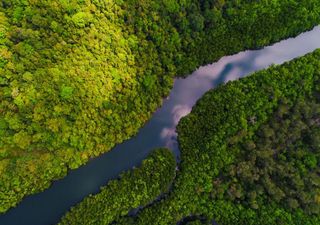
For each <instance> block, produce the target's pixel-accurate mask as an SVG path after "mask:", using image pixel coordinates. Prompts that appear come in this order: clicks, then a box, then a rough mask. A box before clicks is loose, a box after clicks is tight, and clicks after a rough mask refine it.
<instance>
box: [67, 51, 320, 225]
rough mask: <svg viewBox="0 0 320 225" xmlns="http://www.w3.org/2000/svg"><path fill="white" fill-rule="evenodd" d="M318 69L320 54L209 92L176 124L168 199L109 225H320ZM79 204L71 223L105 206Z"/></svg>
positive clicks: (73, 213)
mask: <svg viewBox="0 0 320 225" xmlns="http://www.w3.org/2000/svg"><path fill="white" fill-rule="evenodd" d="M319 71H320V49H319V50H316V51H315V52H313V53H311V54H308V55H306V56H303V57H301V58H299V59H295V60H293V61H291V62H288V63H285V64H283V65H280V66H272V67H271V68H269V69H267V70H262V71H259V72H256V73H254V74H252V75H250V76H248V77H246V78H242V79H240V80H237V81H233V82H229V83H227V84H226V85H222V86H219V87H218V88H216V89H213V90H211V91H209V92H208V93H206V94H205V95H204V96H203V97H202V98H201V99H200V100H199V101H198V102H197V104H196V105H195V107H194V108H193V109H192V112H191V114H189V115H188V116H186V117H184V118H183V119H182V120H181V121H180V122H179V124H178V138H179V144H180V148H181V163H180V165H179V170H178V171H177V175H176V178H175V180H174V182H173V187H172V189H171V190H170V192H169V193H168V194H167V196H166V198H164V199H160V201H156V202H154V203H153V204H151V205H148V206H146V207H144V208H143V209H141V210H140V211H139V212H138V214H137V215H135V216H133V217H132V216H123V215H124V214H122V217H118V218H117V219H116V220H115V221H114V222H113V223H112V224H119V225H130V224H132V225H140V224H141V225H149V224H159V225H166V224H177V223H178V222H180V223H179V224H212V221H213V220H214V221H216V222H217V223H218V224H221V225H224V224H226V225H229V224H246V225H257V224H259V225H268V224H286V225H291V224H292V225H298V224H305V225H316V224H319V223H320V219H319V218H320V216H319V214H320V192H319V190H320V176H319V174H320V167H319V165H320V73H319ZM234 96H236V98H235V97H234ZM142 178H143V179H147V178H146V177H142ZM132 182H133V181H132ZM131 187H134V185H132V186H131ZM115 193H117V192H115ZM137 193H139V191H137ZM85 201H86V200H85ZM85 201H84V202H85ZM114 202H115V203H116V202H117V200H116V199H115V200H114ZM97 204H98V205H97ZM82 205H85V203H80V204H79V205H77V206H76V207H75V208H73V209H72V210H71V212H69V213H67V214H66V217H67V218H68V219H69V224H77V223H76V222H78V224H89V221H86V223H79V221H82V220H85V219H87V218H90V215H91V214H90V207H94V208H96V207H98V208H99V207H105V206H106V205H105V204H104V203H103V204H99V202H97V203H94V204H91V205H90V206H87V209H86V210H87V211H85V212H83V213H81V212H82V210H83V209H84V207H81V206H82ZM75 215H77V216H75ZM79 215H80V218H81V220H79ZM74 221H76V222H75V223H73V222H74ZM94 221H95V220H94ZM99 224H109V223H107V222H106V221H105V220H99Z"/></svg>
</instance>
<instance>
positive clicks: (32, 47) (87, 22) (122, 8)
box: [0, 0, 320, 213]
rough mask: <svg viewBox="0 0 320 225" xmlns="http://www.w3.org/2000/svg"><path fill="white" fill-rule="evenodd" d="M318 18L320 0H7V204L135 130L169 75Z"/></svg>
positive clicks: (1, 140)
mask: <svg viewBox="0 0 320 225" xmlns="http://www.w3.org/2000/svg"><path fill="white" fill-rule="evenodd" d="M319 18H320V2H319V1H318V0H299V1H298V0H273V1H251V0H230V1H224V0H201V1H191V0H183V1H182V0H179V1H176V0H159V1H152V0H144V1H141V0H128V1H122V0H119V1H115V0H110V1H104V0H51V1H45V0H3V1H1V2H0V190H1V192H0V213H4V212H6V211H7V210H8V209H9V208H10V207H14V206H16V205H17V204H18V203H19V202H20V201H21V200H22V198H23V197H25V196H27V195H30V194H34V193H37V192H40V191H43V190H44V189H46V188H48V187H49V186H50V184H51V182H52V181H53V180H56V179H60V178H62V177H64V176H65V175H66V174H67V171H68V169H75V168H78V167H79V166H81V165H83V164H85V163H86V162H87V161H88V160H89V159H90V158H93V157H97V156H98V155H100V154H102V153H104V152H107V151H109V150H111V149H112V147H114V146H115V145H116V144H118V143H121V142H123V141H124V140H126V139H129V138H130V137H132V136H133V135H135V134H136V133H137V131H138V129H139V128H140V127H141V126H142V125H143V124H144V123H145V122H146V121H147V120H148V119H149V118H150V117H151V114H152V113H153V112H154V111H155V110H156V108H157V107H158V106H159V105H160V104H161V101H162V98H163V97H165V96H167V95H168V93H169V91H170V89H171V87H172V85H173V79H174V77H176V76H185V75H187V74H188V73H190V72H191V71H193V70H194V69H195V68H197V67H199V66H200V65H203V64H206V63H209V62H214V61H216V60H218V59H219V58H220V57H222V56H225V55H229V54H233V53H236V52H239V51H241V50H244V49H256V48H261V47H263V46H265V45H267V44H270V43H274V42H276V41H279V40H281V39H285V38H288V37H291V36H295V35H297V34H299V33H301V32H303V31H306V30H310V29H311V28H313V27H314V26H315V25H317V24H319V22H320V20H319ZM182 136H183V135H182ZM235 166H236V165H235ZM203 169H204V170H205V168H203ZM226 176H227V174H226ZM224 182H226V185H227V183H228V181H227V180H225V181H224ZM223 184H224V183H223ZM230 185H231V184H230ZM234 185H241V182H239V183H237V184H234Z"/></svg>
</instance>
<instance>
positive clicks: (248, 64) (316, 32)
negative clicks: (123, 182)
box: [0, 26, 320, 225]
mask: <svg viewBox="0 0 320 225" xmlns="http://www.w3.org/2000/svg"><path fill="white" fill-rule="evenodd" d="M317 48H320V26H318V27H315V28H314V29H313V30H312V31H309V32H306V33H303V34H301V35H299V36H298V37H296V38H291V39H288V40H285V41H281V42H279V43H277V44H274V45H273V46H269V47H266V48H264V49H260V50H255V51H245V52H241V53H239V54H236V55H233V56H227V57H223V58H221V59H220V60H219V61H218V62H216V63H214V64H211V65H207V66H204V67H200V68H199V69H198V70H196V71H195V72H194V73H193V74H191V75H190V76H189V77H187V78H186V79H176V80H175V83H174V87H173V89H172V91H171V93H170V96H169V97H168V98H167V99H165V100H164V101H163V105H162V107H161V108H159V109H158V110H157V111H156V112H155V113H154V115H153V116H152V118H151V120H149V122H148V123H146V125H145V126H144V127H143V128H141V129H140V130H139V133H138V134H137V135H136V136H135V137H132V138H131V139H130V140H128V141H126V142H124V143H122V144H119V145H117V146H116V147H115V148H114V149H113V150H112V151H111V152H108V153H105V154H103V155H101V156H100V157H97V158H95V159H93V160H91V161H89V163H88V164H86V165H84V166H82V167H80V168H78V169H76V170H71V171H70V172H69V173H68V175H67V176H66V177H65V178H63V179H61V180H59V181H55V182H54V183H53V184H52V186H51V187H50V188H49V189H47V190H46V191H44V192H42V193H39V194H35V195H32V196H29V197H26V198H25V199H24V200H23V201H22V202H21V203H20V204H19V205H18V206H17V207H16V208H13V209H11V210H9V211H8V212H7V213H6V214H3V215H0V224H1V225H49V224H56V223H57V222H58V221H59V219H60V218H61V217H62V216H63V214H64V213H65V212H66V211H67V210H69V209H70V207H71V206H72V205H75V204H76V203H77V202H79V201H81V199H83V198H84V197H85V196H87V195H88V194H90V193H97V192H98V191H99V188H100V187H101V186H102V185H105V184H106V183H107V181H108V180H110V179H113V178H116V177H117V176H118V175H119V173H120V172H122V171H124V170H128V169H130V168H132V167H133V166H137V165H139V163H140V162H141V161H142V160H143V159H144V158H145V157H146V156H147V155H148V153H149V152H150V151H151V150H152V149H154V148H156V147H163V146H167V147H169V148H171V149H172V151H174V153H175V155H176V157H177V158H179V150H178V145H177V140H176V133H175V127H176V125H177V123H178V121H179V120H180V118H181V117H183V116H185V115H187V114H188V113H189V112H190V111H191V108H192V106H193V105H194V104H195V102H196V101H197V100H198V99H199V98H200V97H201V96H202V95H203V94H204V93H205V92H207V91H208V90H209V89H211V88H214V87H216V86H217V85H218V84H221V83H225V82H228V81H230V80H234V79H238V78H240V77H243V76H246V75H249V74H250V73H252V72H254V71H257V70H261V69H264V68H267V67H268V66H270V65H271V64H281V63H283V62H286V61H289V60H291V59H293V58H296V57H299V56H302V55H304V54H306V53H309V52H312V51H313V50H315V49H317ZM235 97H236V96H235Z"/></svg>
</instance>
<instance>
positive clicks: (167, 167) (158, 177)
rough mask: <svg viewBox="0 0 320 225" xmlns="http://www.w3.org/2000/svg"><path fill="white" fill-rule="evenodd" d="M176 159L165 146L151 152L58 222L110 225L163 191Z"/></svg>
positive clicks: (173, 171) (167, 186)
mask: <svg viewBox="0 0 320 225" xmlns="http://www.w3.org/2000/svg"><path fill="white" fill-rule="evenodd" d="M175 168H176V162H175V159H174V156H173V154H172V153H171V152H170V150H168V149H157V150H155V151H153V152H152V153H151V154H150V155H149V156H148V157H147V158H146V159H145V160H144V161H143V162H142V165H141V166H140V167H139V168H135V169H133V170H131V171H127V172H124V173H122V174H121V175H120V178H119V179H118V180H112V181H109V182H108V184H107V185H106V186H104V187H102V188H101V190H100V192H99V193H98V194H96V195H90V196H88V197H86V198H85V199H84V200H83V201H82V202H81V203H79V204H78V205H76V206H75V207H73V208H72V209H71V210H70V211H69V212H68V213H67V214H66V215H65V216H64V217H63V218H62V220H61V222H60V224H61V225H62V224H67V225H72V224H75V225H79V224H86V225H89V224H101V225H103V224H110V223H111V222H112V221H114V220H116V219H119V218H120V217H121V216H124V215H126V214H128V212H129V211H130V210H132V209H135V208H138V207H139V206H143V205H146V204H148V203H150V202H152V200H153V199H155V198H156V197H157V196H159V195H160V194H162V193H164V192H167V191H168V189H169V187H170V184H171V182H172V181H173V179H174V176H175Z"/></svg>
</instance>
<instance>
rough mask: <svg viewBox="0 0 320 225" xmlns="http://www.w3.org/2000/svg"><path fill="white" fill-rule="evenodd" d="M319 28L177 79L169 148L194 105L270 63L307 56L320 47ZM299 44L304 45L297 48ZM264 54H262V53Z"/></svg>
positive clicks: (164, 134) (167, 130)
mask: <svg viewBox="0 0 320 225" xmlns="http://www.w3.org/2000/svg"><path fill="white" fill-rule="evenodd" d="M319 33H320V27H316V28H315V29H314V32H312V33H311V34H310V33H305V34H301V35H300V36H298V37H297V38H295V39H293V38H292V39H288V40H286V41H283V42H279V43H277V44H275V45H273V46H269V47H266V48H264V49H263V51H245V52H241V53H239V54H237V55H233V56H226V57H222V58H221V59H220V60H219V61H218V62H216V63H213V64H211V65H206V66H203V67H200V68H199V69H197V70H196V71H195V72H194V73H193V74H192V75H191V76H189V77H187V78H184V79H181V78H179V79H176V82H175V84H174V88H173V90H172V92H171V94H170V100H169V101H171V103H168V104H169V105H171V108H168V111H169V112H168V113H170V120H171V123H170V125H169V126H165V127H164V128H163V129H162V131H161V133H160V137H161V139H162V141H163V142H164V143H165V144H166V146H167V147H172V146H175V145H176V144H177V134H176V131H175V127H176V125H177V124H178V122H179V120H180V119H181V118H182V117H183V116H186V115H187V114H189V113H190V111H191V109H192V106H193V105H194V104H195V103H196V101H197V100H198V99H199V98H200V97H201V96H202V95H203V94H204V93H205V92H207V91H208V90H210V89H211V88H214V87H215V86H216V85H217V84H220V83H227V82H228V81H233V80H236V79H239V78H240V77H243V76H245V75H250V74H252V73H253V72H255V71H257V70H261V69H263V68H266V67H268V66H270V65H271V64H282V63H284V62H286V61H289V60H291V59H293V58H295V57H297V56H301V55H304V54H307V53H308V52H311V51H313V50H314V49H315V48H320V41H319ZM297 43H303V44H301V45H297ZM262 53H263V54H262Z"/></svg>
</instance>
